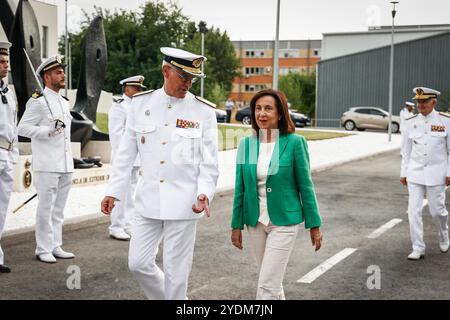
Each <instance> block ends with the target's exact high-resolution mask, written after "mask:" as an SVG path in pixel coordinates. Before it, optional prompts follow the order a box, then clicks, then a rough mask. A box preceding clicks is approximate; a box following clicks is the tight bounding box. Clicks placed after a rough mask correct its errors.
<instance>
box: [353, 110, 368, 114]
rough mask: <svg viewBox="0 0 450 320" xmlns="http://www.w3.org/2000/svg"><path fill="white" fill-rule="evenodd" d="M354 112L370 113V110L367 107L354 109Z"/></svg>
mask: <svg viewBox="0 0 450 320" xmlns="http://www.w3.org/2000/svg"><path fill="white" fill-rule="evenodd" d="M355 112H356V113H362V114H370V110H369V109H356V110H355Z"/></svg>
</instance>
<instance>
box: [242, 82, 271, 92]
mask: <svg viewBox="0 0 450 320" xmlns="http://www.w3.org/2000/svg"><path fill="white" fill-rule="evenodd" d="M264 89H267V85H266V84H246V85H245V91H248V92H254V91H261V90H264Z"/></svg>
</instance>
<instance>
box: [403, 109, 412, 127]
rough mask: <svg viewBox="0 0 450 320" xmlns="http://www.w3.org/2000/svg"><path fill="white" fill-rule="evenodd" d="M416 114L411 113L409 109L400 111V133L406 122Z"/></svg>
mask: <svg viewBox="0 0 450 320" xmlns="http://www.w3.org/2000/svg"><path fill="white" fill-rule="evenodd" d="M413 115H414V113H412V112H409V110H408V109H406V108H403V109H402V110H400V131H401V130H403V128H404V127H405V120H406V119H408V118H410V117H412V116H413Z"/></svg>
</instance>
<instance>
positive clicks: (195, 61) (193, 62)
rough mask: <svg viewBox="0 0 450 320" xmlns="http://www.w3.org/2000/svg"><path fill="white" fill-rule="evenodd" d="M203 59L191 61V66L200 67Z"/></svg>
mask: <svg viewBox="0 0 450 320" xmlns="http://www.w3.org/2000/svg"><path fill="white" fill-rule="evenodd" d="M202 61H203V59H202V58H198V59H195V60H193V61H192V65H193V66H194V67H196V68H198V67H200V65H201V64H202Z"/></svg>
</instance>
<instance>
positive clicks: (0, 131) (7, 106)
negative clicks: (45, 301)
mask: <svg viewBox="0 0 450 320" xmlns="http://www.w3.org/2000/svg"><path fill="white" fill-rule="evenodd" d="M10 47H11V43H9V42H0V96H1V101H0V240H1V238H2V232H3V228H4V227H5V220H6V211H7V210H8V204H9V198H10V196H11V191H12V187H13V164H14V163H15V162H16V161H17V158H18V156H19V148H18V145H17V127H16V121H17V109H16V108H17V106H16V100H15V99H14V95H13V93H12V91H11V90H10V89H9V88H8V83H7V80H6V76H7V75H8V69H9V53H8V49H9V48H10ZM3 263H4V256H3V251H2V248H1V246H0V273H8V272H11V269H10V268H9V267H7V266H5V265H4V264H3Z"/></svg>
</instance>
